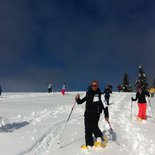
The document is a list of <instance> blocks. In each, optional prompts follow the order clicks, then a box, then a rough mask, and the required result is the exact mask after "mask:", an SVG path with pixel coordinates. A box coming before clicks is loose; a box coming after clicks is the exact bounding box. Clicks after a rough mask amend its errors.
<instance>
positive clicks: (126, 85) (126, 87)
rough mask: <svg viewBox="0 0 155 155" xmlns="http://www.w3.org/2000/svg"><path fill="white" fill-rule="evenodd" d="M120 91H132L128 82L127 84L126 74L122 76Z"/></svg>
mask: <svg viewBox="0 0 155 155" xmlns="http://www.w3.org/2000/svg"><path fill="white" fill-rule="evenodd" d="M122 91H124V92H131V91H132V87H131V86H130V82H129V75H128V73H125V74H124V76H123V81H122Z"/></svg>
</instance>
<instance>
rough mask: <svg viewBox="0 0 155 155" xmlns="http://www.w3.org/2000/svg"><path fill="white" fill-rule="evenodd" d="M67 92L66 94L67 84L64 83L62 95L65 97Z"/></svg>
mask: <svg viewBox="0 0 155 155" xmlns="http://www.w3.org/2000/svg"><path fill="white" fill-rule="evenodd" d="M65 92H66V83H65V82H64V83H63V84H62V89H61V93H62V95H65Z"/></svg>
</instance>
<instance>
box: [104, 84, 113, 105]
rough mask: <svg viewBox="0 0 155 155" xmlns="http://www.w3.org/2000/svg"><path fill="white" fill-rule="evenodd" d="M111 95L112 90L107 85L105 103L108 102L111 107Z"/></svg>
mask: <svg viewBox="0 0 155 155" xmlns="http://www.w3.org/2000/svg"><path fill="white" fill-rule="evenodd" d="M110 93H112V90H111V88H109V86H108V85H107V86H106V88H105V89H104V91H103V94H104V98H105V101H106V102H107V105H109V99H110Z"/></svg>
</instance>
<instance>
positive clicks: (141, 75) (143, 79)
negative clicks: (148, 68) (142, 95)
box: [135, 65, 148, 90]
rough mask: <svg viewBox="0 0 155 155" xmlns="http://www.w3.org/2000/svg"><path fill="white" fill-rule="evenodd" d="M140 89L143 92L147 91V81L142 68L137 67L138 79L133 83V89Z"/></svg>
mask: <svg viewBox="0 0 155 155" xmlns="http://www.w3.org/2000/svg"><path fill="white" fill-rule="evenodd" d="M139 86H140V87H141V88H142V89H143V90H147V89H148V79H147V76H146V74H145V72H144V69H143V67H142V65H140V66H139V76H138V79H137V81H136V83H135V87H136V88H137V87H139Z"/></svg>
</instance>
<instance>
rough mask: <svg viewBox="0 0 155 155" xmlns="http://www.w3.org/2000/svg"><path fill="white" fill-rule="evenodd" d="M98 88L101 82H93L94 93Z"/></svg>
mask: <svg viewBox="0 0 155 155" xmlns="http://www.w3.org/2000/svg"><path fill="white" fill-rule="evenodd" d="M98 87H99V82H98V81H97V80H94V81H92V82H91V89H92V90H93V91H96V90H97V89H98Z"/></svg>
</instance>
